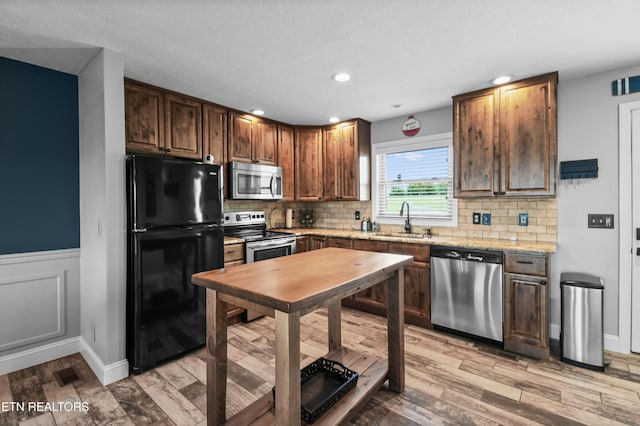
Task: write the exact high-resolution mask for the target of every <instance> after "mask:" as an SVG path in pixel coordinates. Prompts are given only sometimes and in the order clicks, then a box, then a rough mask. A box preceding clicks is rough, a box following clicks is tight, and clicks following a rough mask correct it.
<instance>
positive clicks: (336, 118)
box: [329, 117, 340, 123]
mask: <svg viewBox="0 0 640 426" xmlns="http://www.w3.org/2000/svg"><path fill="white" fill-rule="evenodd" d="M339 121H340V119H339V118H338V117H331V118H330V119H329V123H337V122H339Z"/></svg>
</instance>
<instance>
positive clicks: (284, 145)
mask: <svg viewBox="0 0 640 426" xmlns="http://www.w3.org/2000/svg"><path fill="white" fill-rule="evenodd" d="M278 166H280V167H282V200H288V201H291V200H293V199H294V196H295V191H294V179H295V175H294V169H295V160H294V132H293V128H291V127H286V126H278Z"/></svg>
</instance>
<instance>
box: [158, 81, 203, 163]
mask: <svg viewBox="0 0 640 426" xmlns="http://www.w3.org/2000/svg"><path fill="white" fill-rule="evenodd" d="M164 137H165V139H164V146H165V149H164V152H166V153H168V154H170V155H173V156H177V157H183V158H193V159H196V160H202V104H201V103H200V102H198V101H197V100H195V99H191V98H188V97H186V96H179V95H175V94H172V93H165V94H164Z"/></svg>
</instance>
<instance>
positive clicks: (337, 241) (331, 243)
mask: <svg viewBox="0 0 640 426" xmlns="http://www.w3.org/2000/svg"><path fill="white" fill-rule="evenodd" d="M327 247H338V248H346V249H350V248H351V247H352V244H351V239H350V238H342V237H327Z"/></svg>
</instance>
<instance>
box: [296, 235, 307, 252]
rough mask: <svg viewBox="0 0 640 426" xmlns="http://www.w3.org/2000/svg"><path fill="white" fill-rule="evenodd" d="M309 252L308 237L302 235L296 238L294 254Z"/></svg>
mask: <svg viewBox="0 0 640 426" xmlns="http://www.w3.org/2000/svg"><path fill="white" fill-rule="evenodd" d="M305 251H309V237H307V236H306V235H303V236H301V237H297V238H296V253H304V252H305Z"/></svg>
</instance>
